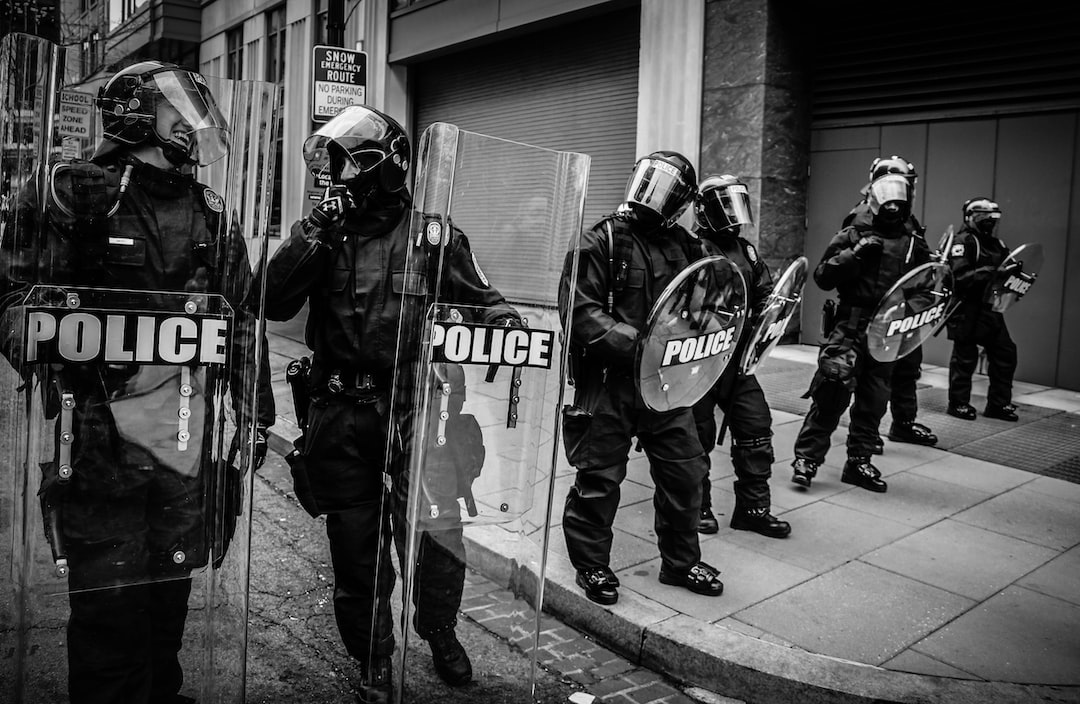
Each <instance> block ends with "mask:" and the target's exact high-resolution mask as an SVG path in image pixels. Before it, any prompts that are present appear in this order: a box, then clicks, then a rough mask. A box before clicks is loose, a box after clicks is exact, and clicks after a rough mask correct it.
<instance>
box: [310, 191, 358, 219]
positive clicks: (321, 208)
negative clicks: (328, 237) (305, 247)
mask: <svg viewBox="0 0 1080 704" xmlns="http://www.w3.org/2000/svg"><path fill="white" fill-rule="evenodd" d="M353 207H355V203H354V202H353V199H352V196H351V195H350V194H349V189H347V188H345V187H344V186H330V187H329V188H327V189H326V193H324V194H323V199H322V200H321V201H319V204H318V205H316V206H315V207H314V208H312V210H311V212H310V213H308V216H307V217H308V220H309V221H310V222H311V224H312V225H314V226H315V227H317V228H319V229H320V230H327V229H330V228H331V227H333V226H334V225H336V224H338V223H339V222H341V221H342V220H344V219H345V213H346V212H347V211H348V210H349V209H350V208H353Z"/></svg>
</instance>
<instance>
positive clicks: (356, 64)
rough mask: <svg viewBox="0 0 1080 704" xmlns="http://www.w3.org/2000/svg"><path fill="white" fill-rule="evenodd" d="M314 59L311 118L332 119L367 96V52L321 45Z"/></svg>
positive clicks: (314, 53)
mask: <svg viewBox="0 0 1080 704" xmlns="http://www.w3.org/2000/svg"><path fill="white" fill-rule="evenodd" d="M312 51H313V56H312V61H311V73H312V80H311V119H312V121H313V122H329V121H330V119H331V118H332V117H334V115H337V114H338V113H339V112H341V111H342V110H344V109H345V108H347V107H348V106H350V105H363V104H364V103H365V102H366V98H367V54H365V53H364V52H362V51H353V50H351V49H342V48H341V47H337V46H323V45H318V46H315V47H314V48H313V49H312Z"/></svg>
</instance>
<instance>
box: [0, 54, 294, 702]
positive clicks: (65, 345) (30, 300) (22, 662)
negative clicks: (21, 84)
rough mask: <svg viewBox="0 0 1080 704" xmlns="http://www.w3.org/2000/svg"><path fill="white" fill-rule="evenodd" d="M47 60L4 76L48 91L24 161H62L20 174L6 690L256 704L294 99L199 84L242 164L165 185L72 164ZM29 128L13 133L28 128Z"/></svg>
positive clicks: (10, 324)
mask: <svg viewBox="0 0 1080 704" xmlns="http://www.w3.org/2000/svg"><path fill="white" fill-rule="evenodd" d="M42 51H44V49H43V47H42V46H41V40H39V39H36V38H35V39H32V40H28V39H26V38H23V37H15V38H14V39H13V38H12V37H10V36H9V37H8V38H5V40H4V44H3V56H2V57H0V74H2V75H3V76H4V77H6V79H7V80H6V81H5V86H6V87H7V90H8V93H7V97H8V98H10V97H11V95H12V94H13V93H15V94H18V93H19V91H18V90H15V91H12V88H11V81H12V80H14V81H16V82H18V81H19V80H20V79H25V80H27V81H37V86H36V90H31V91H29V92H28V93H24V95H34V96H35V100H37V101H40V104H41V108H38V107H35V108H34V110H35V115H36V117H37V119H38V121H37V122H36V124H34V126H33V132H32V134H33V139H30V140H27V141H24V142H23V144H22V145H20V147H19V148H20V149H21V148H22V146H23V145H25V146H26V147H27V148H30V149H33V150H35V152H36V153H37V154H43V155H46V156H45V158H42V157H35V158H28V159H26V160H25V162H23V161H19V163H26V164H27V165H28V167H29V168H28V169H27V170H24V171H22V172H19V173H18V174H17V178H13V179H12V193H11V194H9V196H10V201H9V202H10V211H9V217H8V218H7V219H6V221H5V228H4V233H3V240H2V243H0V274H2V284H0V285H2V290H3V298H2V299H0V316H2V317H0V320H2V322H3V328H2V330H3V335H2V338H0V345H2V348H0V351H2V352H3V355H4V358H5V362H4V364H3V367H4V371H3V380H4V381H5V382H6V383H7V384H8V387H7V388H8V389H9V390H10V391H9V393H8V394H4V395H3V402H2V404H3V405H2V407H0V443H3V444H4V446H5V447H4V451H5V453H6V456H8V457H9V458H12V459H11V465H10V466H11V468H12V469H13V470H14V471H13V472H9V473H8V474H9V476H10V475H12V474H13V475H14V480H13V481H9V480H8V478H7V477H5V485H4V488H3V492H2V493H0V498H2V500H3V506H2V507H0V515H3V516H4V517H5V518H6V517H9V516H10V517H13V518H14V520H13V521H12V522H11V523H7V522H6V521H5V523H4V525H3V529H4V531H5V533H7V534H8V537H10V540H6V539H5V540H4V545H5V546H7V545H11V546H13V547H12V550H11V552H10V554H8V555H5V556H4V557H5V558H7V559H5V562H6V563H7V564H6V565H5V568H6V569H8V570H9V571H10V575H11V581H10V584H11V585H12V590H11V593H10V594H8V595H5V599H4V602H3V604H2V606H3V624H4V627H3V629H2V634H0V638H2V639H3V641H4V642H3V647H4V651H5V652H7V653H12V654H13V655H14V657H8V658H4V659H3V660H2V662H0V669H8V668H10V672H0V679H3V680H4V681H5V682H8V681H10V682H13V683H14V687H13V691H14V697H13V699H12V700H13V701H15V702H66V701H68V700H69V694H70V696H72V697H74V696H76V695H83V694H85V693H87V692H90V691H99V690H100V691H114V692H124V694H119V695H118V696H121V697H125V696H130V697H132V698H134V697H137V696H140V695H138V694H137V692H138V691H140V690H142V688H146V689H145V690H142V691H149V693H150V694H149V697H150V699H151V700H155V701H168V700H172V699H174V698H175V697H177V695H182V696H185V697H191V698H193V699H197V700H199V701H215V702H241V701H243V696H244V675H245V668H246V661H245V657H246V655H245V653H246V640H247V585H248V563H249V560H248V546H249V530H250V498H251V489H252V484H251V482H252V477H253V472H252V471H251V464H252V461H253V456H254V431H255V427H256V423H258V422H259V417H260V411H262V413H263V415H264V416H265V413H266V411H269V412H270V413H272V408H260V402H259V388H258V383H257V382H258V380H259V379H260V378H263V379H266V378H268V369H266V367H265V366H263V365H262V362H263V360H265V359H266V352H267V351H266V350H265V341H264V336H263V331H262V325H263V320H262V291H261V290H258V289H257V288H256V287H255V286H254V285H253V282H254V280H255V277H254V276H253V273H254V270H255V267H258V266H260V264H261V263H262V261H263V260H264V259H265V256H266V240H265V238H264V236H263V232H264V229H265V226H266V223H267V213H268V208H269V202H268V199H267V197H266V196H267V190H266V186H267V184H268V183H269V182H270V177H271V174H270V169H271V168H272V165H273V163H274V160H273V159H272V158H271V148H272V146H273V144H274V138H273V133H274V126H275V125H276V124H277V121H276V119H275V117H276V111H277V105H278V100H279V98H278V91H279V89H278V88H277V87H276V86H273V85H270V84H263V83H256V82H234V81H218V80H215V79H210V78H206V79H205V80H203V79H202V77H199V78H198V79H197V80H196V79H192V82H191V86H192V87H193V90H195V91H196V92H197V93H198V94H199V95H201V96H203V98H205V100H206V105H212V106H214V107H216V108H217V109H218V110H219V111H220V112H219V114H220V118H221V119H220V121H219V122H218V124H217V126H216V127H215V129H216V130H218V133H217V134H215V135H214V137H213V139H214V141H215V142H218V143H219V144H221V145H222V147H223V149H222V150H221V153H220V154H219V155H218V157H219V158H217V159H215V160H214V163H213V164H212V165H209V166H208V167H207V166H203V165H194V166H193V167H192V168H191V173H190V175H185V174H179V173H176V174H172V175H168V176H167V175H166V172H163V171H159V172H151V171H149V170H148V167H146V168H144V167H142V166H139V165H133V164H132V163H131V162H130V161H128V160H126V159H125V158H124V155H123V154H124V153H123V150H122V148H121V149H120V150H115V149H114V150H113V152H112V154H111V156H110V158H108V159H101V160H95V161H84V160H81V159H74V160H72V159H67V158H65V157H64V156H63V155H61V154H59V153H53V152H54V150H53V146H54V145H53V142H52V137H51V136H50V134H51V130H50V126H51V124H52V122H53V119H54V117H55V116H54V115H53V114H50V111H49V110H48V109H47V108H46V107H45V106H46V105H47V104H48V103H49V101H50V100H51V98H46V95H52V94H54V93H55V91H56V90H58V89H59V88H61V86H60V85H59V82H57V83H49V82H47V81H45V80H43V79H42V74H41V73H40V72H38V73H36V74H35V73H34V72H32V71H31V72H29V73H28V72H26V66H27V60H26V57H27V55H28V53H33V52H37V53H40V52H42ZM12 61H16V62H19V64H20V65H21V68H18V69H16V68H13V67H12V66H11V63H10V62H12ZM185 73H186V72H185ZM189 76H190V74H189ZM207 96H209V97H207ZM12 109H13V107H12V104H11V103H9V102H5V105H4V111H3V113H4V117H5V119H23V118H24V117H25V114H26V113H25V111H24V112H23V113H22V115H20V116H18V117H15V118H13V117H12ZM14 109H15V110H16V111H18V110H19V108H17V107H15V108H14ZM24 110H25V109H24ZM196 129H197V128H196ZM27 134H29V132H27ZM189 136H190V135H189ZM191 138H192V140H193V141H192V144H195V143H198V138H197V137H191ZM100 151H101V150H100V149H99V152H100ZM192 154H193V155H196V152H195V151H194V150H193V151H192ZM5 157H6V155H5ZM196 159H197V160H199V161H202V159H201V157H198V156H197V155H196ZM17 161H18V160H17ZM129 167H130V168H129ZM161 179H165V180H166V182H167V184H168V185H167V188H168V191H169V192H168V198H167V199H162V194H163V190H162V181H161ZM150 223H152V224H150ZM0 550H2V548H0ZM5 583H7V582H5ZM5 590H6V587H5ZM65 624H66V628H65ZM9 641H10V642H9ZM125 688H129V689H125Z"/></svg>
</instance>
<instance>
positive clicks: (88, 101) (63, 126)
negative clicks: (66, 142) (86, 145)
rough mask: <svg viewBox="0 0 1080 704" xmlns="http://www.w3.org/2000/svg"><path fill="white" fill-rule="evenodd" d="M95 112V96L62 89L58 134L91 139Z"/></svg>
mask: <svg viewBox="0 0 1080 704" xmlns="http://www.w3.org/2000/svg"><path fill="white" fill-rule="evenodd" d="M93 113H94V96H92V95H90V94H89V93H80V92H79V91H77V90H61V91H60V122H59V124H58V125H57V126H56V134H58V135H60V136H61V137H78V138H79V139H86V140H89V139H90V137H91V136H92V134H91V129H92V125H91V124H90V121H91V117H92V116H93Z"/></svg>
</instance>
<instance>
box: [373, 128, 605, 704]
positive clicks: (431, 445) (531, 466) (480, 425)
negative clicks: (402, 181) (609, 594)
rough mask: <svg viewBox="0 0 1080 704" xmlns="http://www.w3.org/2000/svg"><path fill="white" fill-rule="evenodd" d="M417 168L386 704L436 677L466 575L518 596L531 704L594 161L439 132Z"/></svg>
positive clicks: (515, 694) (403, 324)
mask: <svg viewBox="0 0 1080 704" xmlns="http://www.w3.org/2000/svg"><path fill="white" fill-rule="evenodd" d="M416 166H417V170H416V186H415V189H414V192H413V207H414V211H413V213H412V218H411V223H410V225H409V230H408V231H407V232H406V233H404V234H405V235H406V236H408V238H409V240H408V241H409V244H408V248H409V249H408V255H407V257H408V258H407V259H406V264H405V272H404V278H403V281H404V285H405V286H406V287H409V288H406V293H408V294H410V295H406V296H404V300H403V301H402V310H401V315H400V320H399V324H398V338H397V355H396V358H397V360H398V362H397V366H396V367H395V370H394V383H393V393H392V396H391V399H390V417H391V418H392V419H393V420H394V423H395V424H396V426H397V428H399V429H400V430H401V431H402V432H401V433H400V434H398V435H397V436H395V438H397V437H399V438H400V443H399V444H395V445H388V447H387V458H388V461H389V462H390V468H389V470H388V471H389V472H390V473H391V475H392V476H393V477H394V489H393V491H394V497H395V499H396V501H395V502H394V509H393V510H394V511H395V513H394V522H395V524H396V525H397V526H398V527H399V530H400V533H399V534H398V535H397V536H396V538H397V543H398V549H399V551H400V552H399V558H400V564H401V565H402V584H403V589H402V591H403V594H404V595H405V596H404V603H403V607H402V617H401V638H400V640H399V641H398V642H397V645H398V648H397V650H396V652H395V657H394V669H393V672H394V676H395V679H396V682H397V686H396V687H395V688H394V695H395V697H396V698H397V700H398V701H413V700H414V699H416V698H417V697H418V693H417V692H416V690H415V688H416V687H417V686H418V685H417V684H415V683H417V682H424V683H428V682H430V681H431V679H430V677H429V676H428V675H427V674H426V672H425V673H424V674H422V675H421V674H419V671H420V670H424V671H426V670H428V669H430V666H431V664H430V663H431V660H430V656H429V654H428V648H427V647H426V646H425V645H424V643H423V639H425V638H428V637H430V635H431V631H432V629H433V628H434V627H438V628H445V627H446V625H447V624H453V623H454V622H455V621H456V620H458V619H459V618H460V614H459V609H460V605H461V598H462V590H463V588H464V575H465V573H466V571H467V570H475V571H477V572H479V573H481V574H484V575H485V576H486V577H488V578H489V579H491V580H493V581H495V582H497V583H499V584H501V585H502V586H512V588H513V589H514V590H515V592H516V593H517V594H519V595H520V598H516V599H514V600H513V601H512V603H510V604H507V605H506V607H507V610H506V612H505V613H506V619H505V622H504V623H505V625H506V627H507V628H508V629H510V630H511V631H512V632H513V633H514V634H515V636H514V640H515V643H516V644H517V645H518V646H519V647H520V648H521V649H522V650H523V651H525V652H526V653H528V654H529V656H530V657H531V667H530V673H529V677H528V679H527V681H525V678H522V681H516V682H512V683H506V685H505V688H504V691H503V692H502V697H503V699H504V700H505V701H507V702H511V701H520V702H531V701H533V700H534V696H533V692H532V688H533V682H534V676H535V668H536V664H537V659H538V656H539V651H538V648H539V637H540V633H541V628H540V614H541V612H542V610H541V605H542V603H543V595H544V591H543V590H544V584H545V579H544V570H545V566H546V555H547V546H548V539H549V536H550V527H549V525H550V524H549V519H550V516H551V512H552V502H553V487H554V477H555V466H556V461H557V458H558V456H559V455H560V450H561V445H560V432H561V423H560V422H559V421H560V415H559V409H561V408H562V395H563V393H564V391H565V387H566V383H565V381H566V372H565V370H566V357H567V352H566V349H565V347H564V346H563V340H567V339H569V337H570V335H569V328H568V327H567V326H568V323H565V324H564V323H563V322H562V321H561V320H560V316H559V296H558V291H559V288H558V286H559V282H560V273H561V272H562V271H563V269H564V266H565V267H570V268H571V269H572V270H576V266H577V252H578V246H579V245H578V239H577V238H578V235H579V233H580V232H581V219H582V213H583V208H584V199H585V190H586V184H587V180H588V171H589V157H588V156H586V155H584V154H576V153H572V152H557V151H552V150H549V149H543V148H540V147H536V146H532V145H528V144H522V143H519V142H512V141H509V140H504V139H499V138H497V137H492V136H488V135H482V134H477V133H474V132H469V131H467V130H461V129H459V128H457V127H456V126H454V125H450V124H446V123H435V124H433V125H431V126H430V127H429V128H428V129H427V130H425V131H424V133H423V134H422V135H421V137H420V139H419V140H418V147H417V158H416ZM523 262H527V265H525V266H522V263H523ZM571 304H572V301H571ZM377 569H379V570H393V569H394V567H393V565H392V564H389V563H388V562H387V564H380V565H379V566H378V568H377ZM380 579H381V578H380ZM390 579H393V578H392V577H391V578H390ZM511 579H512V580H513V584H512V585H511V584H510V583H509V581H508V580H511ZM375 631H376V629H375V628H373V629H372V632H373V633H374V632H375ZM417 653H419V655H417ZM479 667H480V664H479V663H475V664H474V668H476V669H479Z"/></svg>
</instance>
